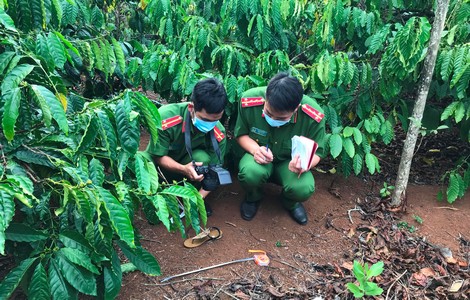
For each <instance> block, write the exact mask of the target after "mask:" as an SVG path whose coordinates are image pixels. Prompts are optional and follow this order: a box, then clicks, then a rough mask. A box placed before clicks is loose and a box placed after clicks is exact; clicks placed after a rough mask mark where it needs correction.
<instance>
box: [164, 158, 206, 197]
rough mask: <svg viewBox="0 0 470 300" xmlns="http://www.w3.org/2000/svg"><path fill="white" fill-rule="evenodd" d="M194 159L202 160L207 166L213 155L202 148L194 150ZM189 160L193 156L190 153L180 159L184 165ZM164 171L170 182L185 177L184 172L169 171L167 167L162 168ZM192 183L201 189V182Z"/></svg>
mask: <svg viewBox="0 0 470 300" xmlns="http://www.w3.org/2000/svg"><path fill="white" fill-rule="evenodd" d="M193 159H194V161H196V162H202V164H203V165H205V166H207V165H208V164H209V163H210V162H211V156H210V155H209V154H208V153H207V152H206V151H205V150H202V149H195V150H193ZM189 162H191V158H190V157H189V155H188V154H186V155H185V156H184V157H183V158H182V159H181V161H179V163H180V164H182V165H185V164H187V163H189ZM162 172H163V174H164V175H165V177H166V179H167V180H168V182H170V183H171V182H172V181H173V180H175V181H181V180H183V178H184V176H183V174H180V173H175V172H171V171H167V170H165V169H162ZM191 184H192V185H194V187H195V188H197V189H199V188H200V187H201V183H200V182H197V181H191Z"/></svg>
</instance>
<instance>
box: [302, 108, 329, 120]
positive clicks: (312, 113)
mask: <svg viewBox="0 0 470 300" xmlns="http://www.w3.org/2000/svg"><path fill="white" fill-rule="evenodd" d="M302 111H303V112H304V113H306V114H307V115H308V116H309V117H310V118H312V119H314V120H315V121H317V122H318V123H320V122H321V120H322V119H323V117H324V116H325V114H323V113H321V112H319V111H318V110H316V109H315V108H313V107H311V106H310V105H308V104H303V105H302Z"/></svg>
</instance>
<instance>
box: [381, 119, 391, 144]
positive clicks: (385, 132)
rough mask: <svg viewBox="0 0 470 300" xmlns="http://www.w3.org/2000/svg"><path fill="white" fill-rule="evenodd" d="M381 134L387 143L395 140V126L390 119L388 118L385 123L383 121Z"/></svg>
mask: <svg viewBox="0 0 470 300" xmlns="http://www.w3.org/2000/svg"><path fill="white" fill-rule="evenodd" d="M380 134H381V135H382V140H383V142H384V143H385V145H388V144H390V143H391V142H392V141H393V137H394V132H393V126H392V123H390V121H389V120H386V121H385V122H384V123H382V125H381V128H380Z"/></svg>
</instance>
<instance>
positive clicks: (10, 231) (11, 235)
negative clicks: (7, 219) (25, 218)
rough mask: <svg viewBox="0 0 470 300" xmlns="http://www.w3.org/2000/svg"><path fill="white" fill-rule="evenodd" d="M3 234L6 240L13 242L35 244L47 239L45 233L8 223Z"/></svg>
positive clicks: (22, 225)
mask: <svg viewBox="0 0 470 300" xmlns="http://www.w3.org/2000/svg"><path fill="white" fill-rule="evenodd" d="M5 233H6V238H7V240H10V241H15V242H37V241H42V240H47V238H49V235H48V234H46V233H45V232H43V231H40V230H36V229H34V228H32V227H30V226H28V225H26V224H23V223H10V226H9V227H8V228H7V230H6V232H5Z"/></svg>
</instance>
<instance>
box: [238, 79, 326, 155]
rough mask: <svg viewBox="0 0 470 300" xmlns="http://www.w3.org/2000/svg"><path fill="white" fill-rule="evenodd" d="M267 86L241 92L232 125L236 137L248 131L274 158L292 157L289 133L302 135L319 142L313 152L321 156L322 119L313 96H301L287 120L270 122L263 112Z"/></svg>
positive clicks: (323, 121)
mask: <svg viewBox="0 0 470 300" xmlns="http://www.w3.org/2000/svg"><path fill="white" fill-rule="evenodd" d="M265 98H266V87H259V88H254V89H250V90H248V91H246V92H245V93H244V94H243V95H242V99H241V101H240V107H239V111H238V119H237V123H236V126H235V137H239V136H242V135H249V136H250V138H252V139H253V140H255V141H256V142H257V143H258V145H260V146H269V149H271V151H272V153H273V155H274V162H276V161H283V160H289V161H290V160H291V149H292V140H291V139H292V137H293V136H294V135H299V136H305V137H307V138H310V139H312V140H314V141H316V142H317V143H318V149H317V152H316V154H317V155H318V156H320V157H324V154H325V153H324V144H325V143H324V139H325V119H324V118H323V117H324V114H323V112H322V109H321V108H320V106H319V105H318V104H317V103H316V101H315V100H313V99H312V98H310V97H308V96H303V98H302V101H301V102H300V105H301V106H300V107H299V109H298V110H297V112H296V113H294V115H293V116H292V118H291V120H290V121H289V123H287V124H285V125H283V126H280V127H272V126H270V125H269V124H268V123H267V122H266V120H265V119H264V115H263V107H264V99H265Z"/></svg>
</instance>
